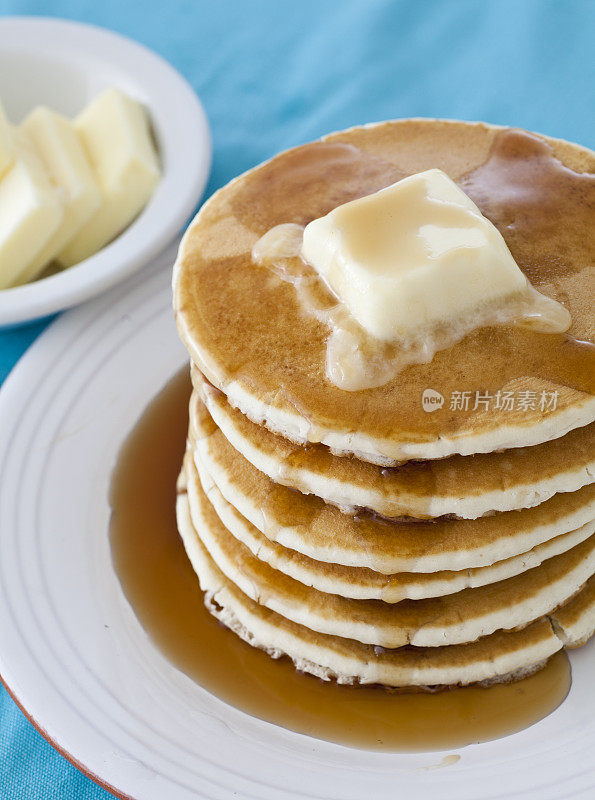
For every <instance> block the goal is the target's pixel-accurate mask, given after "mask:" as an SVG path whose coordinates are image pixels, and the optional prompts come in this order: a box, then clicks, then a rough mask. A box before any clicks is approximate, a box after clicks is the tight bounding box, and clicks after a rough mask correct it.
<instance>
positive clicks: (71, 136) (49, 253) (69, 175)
mask: <svg viewBox="0 0 595 800" xmlns="http://www.w3.org/2000/svg"><path fill="white" fill-rule="evenodd" d="M21 129H22V130H23V131H24V132H25V133H26V134H27V135H28V137H29V139H30V140H31V142H32V144H33V146H34V147H35V150H36V152H37V154H38V155H39V157H40V159H41V161H42V163H43V166H44V167H45V170H46V172H47V175H48V177H49V179H50V181H51V183H52V184H53V185H54V186H55V187H56V188H57V189H58V191H59V193H60V195H61V197H62V200H63V202H64V216H63V218H62V222H61V224H60V226H59V227H58V229H57V230H56V231H55V233H54V234H53V236H51V237H50V239H49V241H48V242H46V244H45V245H44V246H43V247H42V249H41V251H40V252H39V253H38V254H37V255H36V256H35V258H34V259H33V260H32V261H31V263H30V264H29V265H28V266H27V268H26V269H25V270H24V272H22V273H21V275H20V277H19V282H21V283H25V282H27V281H30V280H32V279H33V278H35V277H37V275H38V274H39V272H40V271H41V270H42V269H43V267H45V266H46V264H48V263H49V262H50V261H52V260H53V259H54V258H55V256H57V254H58V253H59V252H60V251H61V250H62V249H63V248H64V247H65V245H67V244H68V243H69V242H70V241H71V240H72V239H73V237H74V236H75V234H77V233H78V232H79V231H80V230H81V228H82V227H83V225H84V224H85V223H86V222H88V221H89V219H90V218H91V217H92V216H93V215H94V214H95V213H96V212H97V211H98V210H99V208H100V207H101V202H102V199H101V193H100V191H99V186H98V185H97V182H96V180H95V178H94V176H93V172H92V170H91V165H90V163H89V160H88V158H87V156H86V154H85V151H84V149H83V145H82V143H81V140H80V138H79V136H78V134H77V132H76V131H75V129H74V126H73V124H72V123H71V122H70V120H68V119H67V118H66V117H63V116H62V115H61V114H58V113H57V112H55V111H51V110H50V109H49V108H44V107H39V108H36V109H35V110H34V111H32V112H31V113H30V114H29V116H28V117H27V118H26V119H25V121H24V122H23V123H22V125H21Z"/></svg>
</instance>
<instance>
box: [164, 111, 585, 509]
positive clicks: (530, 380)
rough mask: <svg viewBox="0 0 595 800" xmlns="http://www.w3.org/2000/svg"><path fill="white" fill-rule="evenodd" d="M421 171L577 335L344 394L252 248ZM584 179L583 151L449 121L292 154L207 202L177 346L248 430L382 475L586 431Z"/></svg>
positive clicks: (452, 356) (186, 280)
mask: <svg viewBox="0 0 595 800" xmlns="http://www.w3.org/2000/svg"><path fill="white" fill-rule="evenodd" d="M432 167H438V168H441V169H443V170H444V171H445V172H446V173H447V174H449V175H450V176H451V177H452V178H453V179H454V180H456V181H458V182H459V184H460V185H461V186H462V188H463V189H464V190H465V191H466V192H467V193H468V194H469V195H470V196H471V198H472V200H474V201H475V202H476V203H477V204H478V206H479V207H480V209H481V210H482V211H483V212H484V213H485V214H486V216H487V217H488V218H489V219H491V220H492V222H494V224H495V225H496V226H497V227H498V229H499V230H500V232H501V233H502V235H503V236H504V239H505V240H506V242H507V244H508V245H509V247H510V249H511V252H512V254H513V256H514V257H515V259H516V260H517V262H518V264H519V266H520V267H521V269H522V270H523V271H524V273H525V274H526V275H527V277H528V278H529V280H530V281H531V283H532V284H533V285H534V286H535V287H536V288H537V289H538V290H540V291H542V292H543V293H544V294H546V295H548V296H550V297H552V298H554V299H556V300H559V301H561V302H563V303H564V305H565V306H566V307H567V308H568V310H569V311H570V314H571V316H572V326H571V328H570V330H569V332H568V335H567V336H562V335H554V334H539V333H535V332H529V331H527V330H523V329H522V328H520V327H506V326H502V327H491V328H482V329H478V330H476V331H475V332H473V333H471V334H470V335H468V336H467V337H465V338H464V339H463V340H462V341H461V342H459V343H458V344H456V345H455V346H453V347H451V348H449V349H447V350H444V351H441V352H439V353H437V354H436V356H435V357H434V358H433V359H432V361H431V362H430V363H428V364H421V365H412V366H409V367H408V368H406V369H405V370H404V371H403V372H402V373H400V374H399V375H397V376H396V378H395V379H394V380H392V381H390V382H389V383H387V384H386V385H384V386H381V387H378V388H375V389H368V390H366V391H359V392H346V391H343V390H341V389H339V388H337V387H336V386H334V385H333V384H332V383H330V382H329V381H328V380H327V378H326V376H325V352H326V340H327V337H328V333H329V330H328V328H327V326H326V325H325V324H324V323H322V322H319V321H318V320H317V319H316V318H315V317H314V316H313V315H312V314H310V313H308V312H307V311H306V310H304V309H303V308H302V306H301V305H300V302H299V301H298V299H297V295H296V292H295V288H294V287H293V286H292V285H291V284H290V283H288V282H285V281H283V280H281V279H280V278H279V277H278V276H275V275H274V274H273V273H272V272H271V271H270V270H268V269H267V268H265V267H259V266H257V265H255V264H254V263H253V262H252V259H251V250H252V247H253V245H254V243H255V242H256V241H257V240H258V238H259V237H260V236H262V235H263V234H264V233H266V232H267V231H268V230H269V229H270V228H272V227H273V226H275V225H277V224H280V223H288V222H294V223H299V224H305V223H307V222H308V221H310V220H312V219H314V218H317V217H320V216H322V215H324V214H326V213H327V212H328V211H330V210H331V209H333V208H335V207H336V206H337V205H339V204H341V203H343V202H346V201H348V200H351V199H354V198H356V197H360V196H362V195H366V194H369V193H371V192H373V191H375V190H377V189H379V188H382V187H384V186H387V185H389V184H391V183H393V182H394V181H395V180H397V179H399V178H401V177H404V176H405V175H409V174H412V173H414V172H418V171H420V170H424V169H427V168H432ZM593 172H595V154H593V153H592V152H591V151H590V150H587V149H586V148H583V147H580V146H579V145H574V144H570V143H567V142H562V141H560V140H554V139H550V138H547V137H542V136H537V135H529V134H526V133H523V132H520V131H512V130H509V129H508V130H506V129H498V128H497V127H495V126H488V125H484V124H481V123H465V122H452V121H436V120H398V121H393V122H387V123H381V124H378V125H375V126H366V127H363V128H354V129H351V130H349V131H344V132H341V133H336V134H333V135H331V136H327V137H325V138H324V140H322V141H321V142H318V143H313V144H310V145H304V146H302V147H298V148H295V149H294V150H290V151H287V152H285V153H282V154H281V155H279V156H277V157H276V158H274V159H272V160H271V161H269V162H267V163H266V164H263V165H261V166H259V167H257V168H255V169H253V170H251V171H250V172H248V173H246V174H244V175H242V176H240V177H239V178H237V179H236V180H234V181H232V182H231V183H230V184H228V185H227V186H225V187H224V188H223V189H221V190H219V191H218V192H217V193H215V194H214V195H213V196H212V197H211V198H210V199H209V201H208V202H207V203H206V204H205V205H204V206H203V207H202V209H201V211H200V212H199V214H198V215H197V217H196V218H195V220H194V222H193V223H192V224H191V226H190V228H189V229H188V231H187V232H186V234H185V236H184V239H183V241H182V244H181V246H180V251H179V255H178V259H177V261H176V265H175V268H174V307H175V312H176V318H177V323H178V328H179V331H180V335H181V337H182V339H183V340H184V342H185V344H186V346H187V348H188V350H189V352H190V354H191V357H192V359H193V361H194V362H195V363H196V364H197V365H198V366H199V368H200V369H201V371H202V372H203V373H204V374H205V375H206V376H207V377H208V379H209V380H210V381H211V383H213V384H214V385H215V386H217V387H218V388H219V389H221V390H222V391H223V392H225V394H226V395H227V397H228V399H229V402H230V403H231V404H232V405H233V406H236V407H238V408H239V409H240V410H241V411H242V412H243V413H244V414H246V415H247V417H249V418H250V419H251V420H253V421H254V422H255V423H258V424H261V423H264V424H265V425H267V426H268V427H269V428H270V429H271V430H272V431H273V432H275V433H277V434H279V435H282V436H284V437H285V438H287V439H290V440H292V441H295V442H298V443H300V444H304V443H306V442H322V443H323V444H324V445H328V446H329V447H331V448H332V449H333V450H334V451H335V452H336V453H338V454H340V455H347V454H354V455H356V456H357V457H358V458H360V459H362V460H367V461H371V462H372V463H376V464H381V465H384V466H390V465H393V464H394V463H396V462H399V461H405V460H409V459H435V458H442V457H445V456H450V455H453V454H462V455H468V454H473V453H489V452H492V451H494V450H497V449H503V448H516V447H527V446H530V445H539V444H541V443H542V442H545V441H547V440H550V439H553V438H556V437H561V436H564V435H566V434H568V432H569V431H571V430H573V429H576V428H578V427H582V426H586V425H588V424H590V423H592V422H593V421H594V420H595V395H594V389H593V380H594V376H595V369H594V367H593V365H594V363H595V362H594V352H595V348H594V347H593V344H592V343H593V340H594V339H595V330H594V320H595V315H594V314H593V297H594V296H595V291H594V288H595V270H594V268H593V259H592V254H593V250H594V247H595V244H594V241H593V237H594V236H595V227H594V226H593V224H592V207H593V202H594V197H595V176H594V175H593V174H591V173H593ZM428 388H431V389H434V390H435V391H438V392H440V393H441V394H442V395H443V396H444V397H445V398H447V400H446V402H445V403H444V406H443V407H442V408H441V409H440V410H437V411H436V412H435V413H432V414H429V413H426V412H425V411H424V410H423V407H422V403H421V398H422V394H423V392H424V390H426V389H428ZM462 391H465V392H469V393H470V396H475V393H476V392H478V393H485V392H489V393H491V394H495V393H496V392H498V391H513V392H516V393H517V395H518V394H519V393H521V392H528V393H530V394H531V393H532V396H534V397H537V396H539V395H540V393H541V392H544V391H545V392H556V393H557V400H556V406H555V408H546V409H543V408H541V407H540V406H539V404H538V403H535V404H534V405H533V406H532V407H530V408H527V407H523V408H521V407H519V408H516V409H514V410H513V411H510V412H509V413H508V412H502V413H494V411H492V410H489V411H488V410H485V409H484V408H483V407H482V406H479V407H478V408H477V409H476V410H473V409H472V408H470V409H469V410H468V411H467V412H465V413H457V412H456V411H455V410H451V408H450V405H449V402H448V398H452V397H453V395H454V393H455V392H462ZM440 513H443V512H440ZM468 513H475V512H471V511H470V512H468Z"/></svg>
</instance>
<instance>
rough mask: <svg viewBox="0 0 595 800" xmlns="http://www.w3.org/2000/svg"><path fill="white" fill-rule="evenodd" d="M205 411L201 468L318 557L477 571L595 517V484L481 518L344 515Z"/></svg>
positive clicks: (277, 537)
mask: <svg viewBox="0 0 595 800" xmlns="http://www.w3.org/2000/svg"><path fill="white" fill-rule="evenodd" d="M199 416H200V419H199V423H200V424H201V426H202V428H201V430H202V436H203V438H202V444H201V448H200V452H198V451H196V450H195V459H196V460H197V466H198V467H199V468H202V469H203V471H206V472H208V474H209V476H210V478H211V479H212V480H213V481H214V482H215V484H216V486H217V488H218V490H219V491H220V492H221V494H222V496H223V497H224V498H225V500H227V502H228V503H230V504H231V505H232V506H234V507H235V508H236V509H237V510H238V511H239V512H240V514H241V515H242V516H243V517H245V518H246V519H247V520H249V522H251V523H252V525H254V526H255V527H256V528H257V529H258V530H259V531H260V532H261V533H262V534H264V535H265V536H266V537H267V538H268V539H270V540H271V541H272V542H278V543H279V544H280V545H283V546H284V547H285V548H287V549H290V550H295V551H296V552H297V553H300V554H302V555H304V556H307V557H309V558H311V559H314V560H316V561H318V562H328V563H331V564H335V565H338V564H340V565H344V566H352V567H358V568H362V567H363V568H366V567H367V568H369V569H371V570H373V571H374V572H378V573H385V574H390V573H395V572H424V573H429V572H436V571H440V570H450V571H457V570H463V569H473V568H478V567H485V566H489V565H490V564H493V563H494V562H496V561H501V560H503V559H509V558H513V557H515V556H518V555H520V554H522V553H525V552H527V551H529V550H531V549H532V548H534V547H537V546H538V545H540V544H542V543H544V542H547V541H548V540H549V539H552V538H553V537H556V536H559V535H561V534H565V533H568V532H569V531H572V530H575V529H577V528H580V527H582V526H584V525H586V524H588V523H590V522H592V521H593V520H594V519H595V484H591V485H589V486H585V487H584V488H583V489H579V490H578V491H577V492H570V493H565V494H557V495H554V496H553V497H552V498H551V499H550V500H547V501H546V502H545V503H542V504H541V505H539V506H534V507H533V508H530V509H523V510H520V511H509V512H507V513H505V514H492V515H490V516H485V517H480V518H479V519H477V520H452V519H447V518H441V519H437V520H428V521H425V522H422V521H417V520H401V521H391V520H386V519H383V518H382V517H379V516H378V515H376V514H374V513H371V512H369V511H366V510H363V511H360V512H358V514H357V515H355V516H353V515H349V514H343V513H342V512H341V511H339V509H337V508H336V507H335V506H332V505H328V504H327V503H324V501H322V500H321V499H320V498H318V497H316V496H315V495H305V494H302V493H301V492H296V491H294V490H293V489H290V488H288V487H286V486H282V485H280V484H276V483H274V482H273V481H272V480H271V479H270V478H269V477H267V476H266V475H265V474H264V473H262V472H260V471H259V470H257V469H256V468H255V467H254V466H252V464H250V462H249V461H246V459H245V458H244V457H243V456H242V455H241V454H240V453H238V452H237V450H235V449H234V448H233V447H232V446H231V445H230V444H229V442H228V441H227V439H226V438H225V437H224V436H223V434H222V433H221V431H220V430H219V429H218V428H217V427H216V426H214V425H213V424H212V421H211V419H210V417H209V416H208V414H207V412H206V411H204V412H203V413H202V414H200V415H199ZM191 438H192V434H191Z"/></svg>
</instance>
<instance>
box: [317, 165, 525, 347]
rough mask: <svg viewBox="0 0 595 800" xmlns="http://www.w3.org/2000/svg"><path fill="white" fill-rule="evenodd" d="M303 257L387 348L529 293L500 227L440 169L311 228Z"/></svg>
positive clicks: (405, 181) (343, 209)
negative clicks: (520, 293) (388, 342)
mask: <svg viewBox="0 0 595 800" xmlns="http://www.w3.org/2000/svg"><path fill="white" fill-rule="evenodd" d="M303 256H304V258H305V260H306V261H308V262H309V263H310V264H311V265H312V266H313V267H314V268H315V269H316V270H317V271H318V273H319V274H320V275H321V276H322V277H323V278H324V280H325V281H326V283H327V284H328V286H329V288H330V289H331V290H332V292H333V293H334V294H335V295H336V296H337V298H338V299H339V300H340V301H342V302H343V303H344V304H345V305H346V306H347V308H348V309H349V311H350V313H351V314H352V316H353V317H355V319H356V320H357V322H359V324H360V325H361V326H362V327H363V328H364V329H365V330H366V331H367V332H368V333H369V334H370V335H372V336H374V337H376V338H377V339H381V340H385V341H397V340H401V341H410V340H411V339H413V338H416V337H419V335H420V333H421V332H423V331H424V330H426V331H427V330H428V329H436V328H438V327H441V326H444V325H446V326H449V325H453V324H455V325H456V324H457V321H458V320H459V319H461V318H465V317H473V316H475V315H477V314H478V313H481V312H482V310H483V309H485V308H486V307H488V308H489V307H490V306H494V307H496V306H497V305H498V304H499V303H501V302H502V303H504V302H506V300H507V299H508V298H509V297H511V296H514V295H516V294H517V293H519V292H522V291H523V290H525V289H526V287H527V279H526V278H525V276H524V275H523V273H522V272H521V270H520V269H519V267H518V266H517V264H516V262H515V261H514V259H513V257H512V255H511V253H510V251H509V249H508V247H507V245H506V242H505V241H504V239H503V238H502V236H501V234H500V233H499V231H498V230H497V229H496V227H495V226H494V225H493V224H492V223H491V222H490V221H489V220H488V219H486V217H484V216H483V215H482V213H481V212H480V210H479V209H478V208H477V206H476V205H475V203H473V202H472V200H471V199H470V198H469V197H468V196H467V195H466V194H465V193H464V192H463V191H462V190H461V189H459V187H458V186H457V185H456V184H455V183H454V182H453V181H452V180H451V179H450V178H449V177H448V176H447V175H446V174H445V173H444V172H442V171H441V170H438V169H431V170H428V171H426V172H421V173H418V174H416V175H412V176H411V177H408V178H404V179H403V180H401V181H398V182H397V183H394V184H393V185H392V186H388V187H387V188H386V189H381V190H380V191H378V192H376V193H374V194H371V195H368V196H366V197H362V198H360V199H358V200H353V201H351V202H349V203H345V204H344V205H341V206H339V207H338V208H335V209H334V210H333V211H331V212H330V213H329V214H327V215H326V216H325V217H321V218H320V219H316V220H314V221H313V222H311V223H310V224H309V225H307V226H306V229H305V231H304V241H303Z"/></svg>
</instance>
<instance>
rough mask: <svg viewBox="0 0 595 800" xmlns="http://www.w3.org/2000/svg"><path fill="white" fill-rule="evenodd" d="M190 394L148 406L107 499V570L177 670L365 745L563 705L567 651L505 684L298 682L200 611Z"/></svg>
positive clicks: (434, 744) (473, 729)
mask: <svg viewBox="0 0 595 800" xmlns="http://www.w3.org/2000/svg"><path fill="white" fill-rule="evenodd" d="M190 392H191V384H190V379H189V375H188V370H187V369H184V370H183V371H181V372H180V373H178V374H177V375H176V376H175V377H174V378H173V379H172V380H171V381H170V382H169V383H168V384H167V385H166V387H165V388H164V389H163V390H162V391H161V392H160V393H159V394H158V395H157V396H156V398H155V399H154V400H153V401H152V402H151V403H150V405H149V406H148V407H147V409H146V410H145V412H144V413H143V415H142V417H141V419H140V420H139V422H138V423H137V425H136V426H135V428H134V429H133V431H132V432H131V434H130V436H129V438H128V439H127V441H126V442H125V444H124V446H123V447H122V450H121V453H120V457H119V460H118V464H117V466H116V469H115V472H114V476H113V481H112V487H111V496H110V499H111V506H112V519H111V525H110V541H111V549H112V557H113V562H114V567H115V569H116V572H117V574H118V576H119V579H120V582H121V584H122V587H123V590H124V592H125V594H126V596H127V598H128V600H129V602H130V604H131V605H132V607H133V609H134V611H135V613H136V615H137V617H138V619H139V621H140V622H141V624H142V625H143V626H144V628H145V630H146V631H147V633H148V634H149V635H150V637H151V638H152V640H153V642H154V643H155V645H156V646H157V647H158V648H159V649H160V650H161V651H162V652H163V653H164V654H165V655H166V656H167V657H168V658H169V660H170V661H171V662H172V663H173V664H174V665H175V666H176V667H178V668H179V669H180V670H182V671H183V672H184V673H186V674H187V675H189V676H190V677H191V678H192V679H193V680H195V681H196V682H197V683H198V684H199V685H200V686H202V687H203V688H204V689H206V690H207V691H209V692H211V693H212V694H214V695H216V696H217V697H219V698H220V699H222V700H223V701H225V702H227V703H229V704H230V705H233V706H235V707H236V708H238V709H240V710H242V711H244V712H246V713H247V714H251V715H252V716H255V717H258V718H260V719H264V720H266V721H268V722H272V723H274V724H277V725H280V726H282V727H284V728H288V729H290V730H293V731H297V732H299V733H303V734H307V735H309V736H312V737H314V738H317V739H325V740H329V741H333V742H337V743H339V744H343V745H347V746H351V747H358V748H363V749H372V750H385V751H393V752H407V751H424V750H425V751H427V750H438V749H449V748H454V747H461V746H464V745H466V744H470V743H474V742H482V741H488V740H491V739H496V738H499V737H502V736H506V735H508V734H511V733H514V732H516V731H519V730H522V729H524V728H526V727H528V726H529V725H531V724H533V723H535V722H537V721H538V720H540V719H542V718H543V717H545V716H547V715H548V714H549V713H551V712H552V711H553V710H554V709H555V708H557V706H558V705H560V703H561V702H562V701H563V700H564V698H565V697H566V695H567V693H568V690H569V688H570V665H569V662H568V658H567V656H566V654H565V653H564V652H560V653H557V654H556V655H554V656H553V657H552V658H551V659H550V660H549V662H548V664H547V666H546V667H545V668H544V669H542V670H540V671H539V672H537V673H535V674H534V675H531V676H529V677H528V678H524V679H523V680H520V681H517V682H515V683H511V684H504V685H494V686H491V687H487V688H482V687H479V686H473V687H466V688H458V689H452V690H447V691H442V692H435V693H431V692H417V693H399V692H396V691H391V690H388V689H384V688H381V687H372V686H370V687H365V686H357V687H354V686H342V685H338V684H336V683H331V682H325V681H322V680H319V679H318V678H315V677H312V676H310V675H305V674H303V673H300V672H298V671H297V670H296V669H295V668H294V666H293V664H292V662H291V661H290V660H289V659H288V658H281V659H277V660H275V659H273V658H271V657H270V656H269V655H267V654H266V653H264V652H263V651H261V650H257V649H256V648H253V647H251V646H250V645H248V644H247V643H246V642H244V641H242V640H241V639H240V638H239V637H238V636H236V635H235V634H234V633H232V632H231V631H229V630H227V629H226V628H224V627H223V626H222V625H221V624H220V623H218V622H217V621H216V620H215V619H214V618H213V617H212V616H211V615H210V614H209V613H208V612H207V610H206V608H205V606H204V603H203V596H202V592H201V590H200V587H199V584H198V579H197V577H196V575H195V573H194V571H193V569H192V567H191V565H190V562H189V560H188V558H187V556H186V553H185V551H184V547H183V545H182V542H181V539H180V537H179V535H178V531H177V527H176V517H175V500H176V480H177V477H178V473H179V471H180V467H181V463H182V455H183V453H184V449H185V446H186V432H187V424H188V401H189V398H190Z"/></svg>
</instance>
